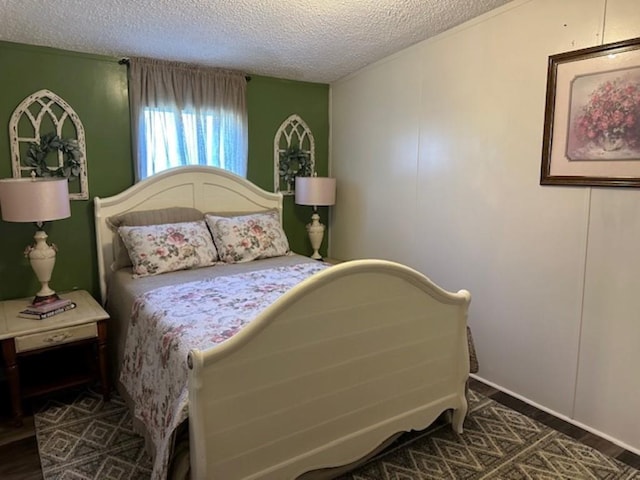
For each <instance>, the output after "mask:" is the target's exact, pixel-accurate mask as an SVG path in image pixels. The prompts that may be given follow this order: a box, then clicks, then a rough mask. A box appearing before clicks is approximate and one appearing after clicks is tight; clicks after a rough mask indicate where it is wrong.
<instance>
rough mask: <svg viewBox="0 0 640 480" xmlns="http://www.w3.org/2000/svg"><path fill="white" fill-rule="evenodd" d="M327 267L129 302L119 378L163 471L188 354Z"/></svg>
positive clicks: (251, 275) (177, 288)
mask: <svg viewBox="0 0 640 480" xmlns="http://www.w3.org/2000/svg"><path fill="white" fill-rule="evenodd" d="M325 268H327V265H326V264H323V263H304V264H299V265H291V266H284V267H276V268H270V269H266V270H258V271H254V272H247V273H241V274H236V275H229V276H224V277H215V278H211V279H205V280H200V281H194V282H188V283H183V284H180V285H171V286H166V287H161V288H157V289H155V290H152V291H150V292H147V293H144V294H142V295H140V296H139V297H138V298H137V299H136V301H135V302H134V305H133V311H132V318H131V323H130V325H129V331H128V335H127V341H126V346H125V354H124V359H123V364H122V370H121V373H120V381H121V383H122V384H123V386H124V387H125V388H126V390H127V392H128V393H129V395H130V396H131V398H132V399H133V400H134V403H135V411H134V415H135V416H136V417H137V418H138V419H140V420H141V421H142V422H143V423H144V424H145V426H146V427H147V429H148V431H149V434H150V437H151V440H152V441H153V444H154V448H155V462H154V468H153V478H158V479H159V478H166V473H167V467H168V461H169V454H170V449H171V441H172V435H173V432H174V431H175V429H176V428H177V426H178V425H179V424H180V423H181V422H183V421H184V420H185V419H186V418H187V415H188V390H187V375H188V372H187V362H186V359H187V354H188V353H189V350H191V349H200V350H206V349H208V348H211V347H214V346H216V345H218V344H220V343H221V342H223V341H225V340H227V339H228V338H230V337H231V336H233V335H234V334H235V333H237V332H238V331H239V330H240V329H241V328H242V327H243V326H245V325H246V324H247V323H249V322H250V321H251V320H253V319H254V318H256V317H257V316H258V315H259V314H260V312H262V311H263V310H264V309H265V308H266V307H268V306H269V305H270V304H272V303H273V302H274V301H275V300H277V299H278V297H280V296H281V295H282V294H284V293H285V292H286V291H287V290H289V289H291V288H292V287H294V286H295V285H296V284H298V283H300V282H301V281H303V280H304V279H306V278H307V277H310V276H311V275H313V274H315V273H317V272H319V271H320V270H323V269H325Z"/></svg>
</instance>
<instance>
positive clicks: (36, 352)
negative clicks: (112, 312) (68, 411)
mask: <svg viewBox="0 0 640 480" xmlns="http://www.w3.org/2000/svg"><path fill="white" fill-rule="evenodd" d="M60 296H61V297H62V298H68V299H69V300H71V301H73V302H75V303H76V308H74V309H73V310H68V311H66V312H63V313H59V314H57V315H54V316H52V317H49V318H46V319H44V320H30V319H26V318H21V317H18V312H19V311H20V310H24V309H25V308H26V307H27V306H28V304H29V303H30V302H31V298H25V299H19V300H6V301H4V302H0V343H1V344H2V357H3V359H4V364H5V369H6V376H7V380H8V383H9V391H10V394H11V407H12V410H13V412H12V413H13V416H14V418H15V420H16V423H17V424H18V425H20V424H21V423H22V400H24V399H26V398H31V397H35V396H37V395H43V394H46V393H50V392H54V391H57V390H60V389H63V388H68V387H72V386H77V385H82V384H85V383H89V382H91V381H94V380H96V379H99V380H100V384H101V388H102V395H103V397H104V399H105V400H108V399H109V390H110V385H109V377H108V371H107V352H106V350H107V319H108V318H109V315H108V314H107V312H105V311H104V310H103V309H102V307H101V306H100V305H99V304H98V302H96V301H95V300H94V299H93V297H92V296H91V295H90V294H89V293H88V292H85V291H83V290H76V291H73V292H68V293H64V294H61V295H60Z"/></svg>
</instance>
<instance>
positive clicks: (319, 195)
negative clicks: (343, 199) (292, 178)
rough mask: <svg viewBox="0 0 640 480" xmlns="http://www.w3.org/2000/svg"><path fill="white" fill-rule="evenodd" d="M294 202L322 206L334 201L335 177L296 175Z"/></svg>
mask: <svg viewBox="0 0 640 480" xmlns="http://www.w3.org/2000/svg"><path fill="white" fill-rule="evenodd" d="M296 203H297V204H298V205H311V206H314V207H322V206H329V205H334V204H335V203H336V179H335V178H328V177H296Z"/></svg>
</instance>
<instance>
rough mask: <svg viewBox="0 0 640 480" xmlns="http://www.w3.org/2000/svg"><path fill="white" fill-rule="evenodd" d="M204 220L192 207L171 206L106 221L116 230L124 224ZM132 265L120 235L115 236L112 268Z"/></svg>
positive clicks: (127, 214)
mask: <svg viewBox="0 0 640 480" xmlns="http://www.w3.org/2000/svg"><path fill="white" fill-rule="evenodd" d="M198 220H204V215H203V214H202V212H201V211H200V210H198V209H196V208H191V207H170V208H161V209H157V210H140V211H137V212H127V213H123V214H121V215H114V216H112V217H109V218H107V220H106V222H107V225H108V226H109V228H111V230H113V231H114V232H117V231H118V228H119V227H123V226H141V225H162V224H166V223H179V222H195V221H198ZM130 266H131V259H130V258H129V253H128V252H127V249H126V247H125V246H124V243H122V239H121V238H120V236H119V235H115V236H114V240H113V264H112V265H111V269H112V270H114V271H115V270H118V269H120V268H124V267H130Z"/></svg>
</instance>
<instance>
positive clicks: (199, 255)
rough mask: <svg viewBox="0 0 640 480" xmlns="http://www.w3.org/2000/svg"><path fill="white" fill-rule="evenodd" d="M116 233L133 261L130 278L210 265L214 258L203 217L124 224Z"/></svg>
mask: <svg viewBox="0 0 640 480" xmlns="http://www.w3.org/2000/svg"><path fill="white" fill-rule="evenodd" d="M118 233H119V234H120V237H121V238H122V241H123V243H124V245H125V247H126V249H127V252H128V253H129V258H131V262H132V264H133V277H134V278H139V277H146V276H150V275H158V274H160V273H166V272H173V271H176V270H187V269H190V268H200V267H206V266H208V265H213V264H214V263H215V262H216V260H217V259H218V255H217V252H216V248H215V246H214V244H213V241H212V239H211V234H210V233H209V230H208V229H207V225H206V224H205V222H204V221H203V220H199V221H197V222H181V223H166V224H163V225H141V226H131V227H130V226H124V227H120V228H118Z"/></svg>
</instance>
